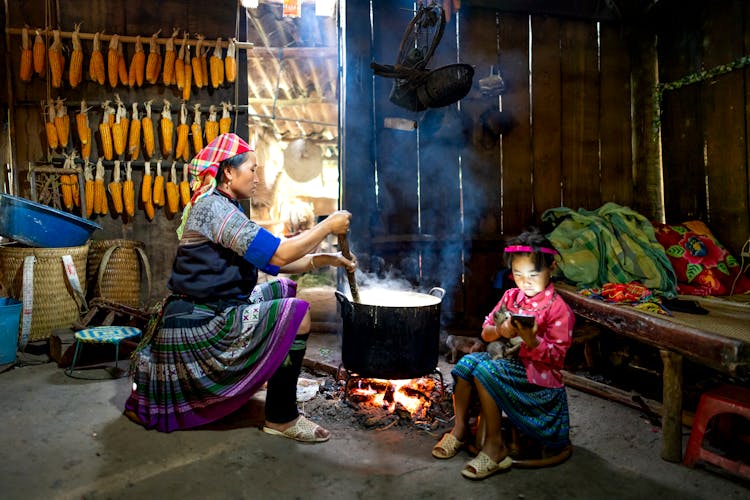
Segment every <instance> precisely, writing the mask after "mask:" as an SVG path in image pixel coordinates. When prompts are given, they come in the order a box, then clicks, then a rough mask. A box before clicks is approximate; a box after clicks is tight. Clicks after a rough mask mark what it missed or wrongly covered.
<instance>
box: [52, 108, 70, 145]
mask: <svg viewBox="0 0 750 500" xmlns="http://www.w3.org/2000/svg"><path fill="white" fill-rule="evenodd" d="M55 131H56V132H57V142H58V143H59V144H60V146H62V148H63V149H65V148H67V147H68V137H69V135H70V116H68V108H66V107H65V104H64V103H63V100H62V99H60V98H59V97H58V98H57V101H56V103H55Z"/></svg>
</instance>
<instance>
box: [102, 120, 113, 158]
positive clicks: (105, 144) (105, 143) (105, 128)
mask: <svg viewBox="0 0 750 500" xmlns="http://www.w3.org/2000/svg"><path fill="white" fill-rule="evenodd" d="M99 135H100V136H101V139H102V154H103V155H104V158H106V159H107V160H111V159H112V158H113V157H114V153H115V152H114V148H113V144H112V131H111V128H110V126H109V125H108V124H106V123H100V124H99Z"/></svg>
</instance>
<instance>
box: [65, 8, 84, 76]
mask: <svg viewBox="0 0 750 500" xmlns="http://www.w3.org/2000/svg"><path fill="white" fill-rule="evenodd" d="M80 30H81V23H78V24H76V25H75V31H73V36H72V38H73V53H72V54H71V55H70V69H69V71H68V83H70V87H71V88H76V87H77V86H78V84H79V83H81V82H82V81H83V47H82V46H81V39H80V36H79V34H78V33H79V32H80Z"/></svg>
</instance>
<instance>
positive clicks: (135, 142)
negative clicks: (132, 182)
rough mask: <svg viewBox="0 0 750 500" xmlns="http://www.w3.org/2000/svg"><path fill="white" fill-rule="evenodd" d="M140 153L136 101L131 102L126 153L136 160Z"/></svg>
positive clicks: (139, 129)
mask: <svg viewBox="0 0 750 500" xmlns="http://www.w3.org/2000/svg"><path fill="white" fill-rule="evenodd" d="M140 154H141V120H140V118H138V103H137V102H134V103H133V114H132V115H131V116H130V134H129V135H128V155H130V159H131V160H137V159H138V155H140Z"/></svg>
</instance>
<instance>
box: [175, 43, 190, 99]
mask: <svg viewBox="0 0 750 500" xmlns="http://www.w3.org/2000/svg"><path fill="white" fill-rule="evenodd" d="M186 47H187V33H185V34H184V36H183V38H182V42H181V43H180V52H179V53H178V54H177V59H175V61H174V83H175V84H176V85H177V89H178V90H182V87H183V86H184V85H185V48H186Z"/></svg>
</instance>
